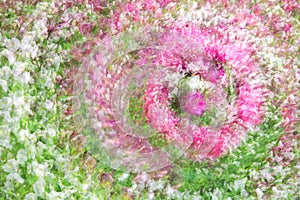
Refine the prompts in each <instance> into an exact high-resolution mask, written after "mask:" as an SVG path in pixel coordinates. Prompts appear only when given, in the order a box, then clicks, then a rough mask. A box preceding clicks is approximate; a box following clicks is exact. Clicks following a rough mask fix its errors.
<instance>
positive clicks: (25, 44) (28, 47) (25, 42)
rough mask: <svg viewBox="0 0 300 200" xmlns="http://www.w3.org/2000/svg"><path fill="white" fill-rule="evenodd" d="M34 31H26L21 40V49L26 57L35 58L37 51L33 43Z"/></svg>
mask: <svg viewBox="0 0 300 200" xmlns="http://www.w3.org/2000/svg"><path fill="white" fill-rule="evenodd" d="M34 40H35V33H34V32H28V33H27V35H26V36H24V38H23V39H22V41H21V46H20V48H21V50H22V52H23V54H24V55H25V56H26V57H32V58H35V57H36V55H37V53H38V46H37V45H36V43H35V41H34Z"/></svg>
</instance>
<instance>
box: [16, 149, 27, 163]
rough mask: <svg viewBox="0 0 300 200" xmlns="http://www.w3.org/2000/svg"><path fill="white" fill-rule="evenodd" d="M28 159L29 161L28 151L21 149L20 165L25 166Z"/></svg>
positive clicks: (18, 156)
mask: <svg viewBox="0 0 300 200" xmlns="http://www.w3.org/2000/svg"><path fill="white" fill-rule="evenodd" d="M27 159H28V157H27V151H26V150H25V149H20V150H19V151H18V153H17V161H18V164H21V165H23V164H25V162H26V161H27Z"/></svg>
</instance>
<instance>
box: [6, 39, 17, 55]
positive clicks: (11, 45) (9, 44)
mask: <svg viewBox="0 0 300 200" xmlns="http://www.w3.org/2000/svg"><path fill="white" fill-rule="evenodd" d="M4 44H5V46H6V48H7V49H9V50H10V51H12V52H15V51H17V50H18V49H19V48H20V41H19V40H18V39H17V38H12V39H4Z"/></svg>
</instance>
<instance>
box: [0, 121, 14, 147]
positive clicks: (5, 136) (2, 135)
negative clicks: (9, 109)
mask: <svg viewBox="0 0 300 200" xmlns="http://www.w3.org/2000/svg"><path fill="white" fill-rule="evenodd" d="M9 132H10V131H9V127H8V126H7V125H6V126H5V125H2V126H1V129H0V146H2V147H5V148H8V149H11V148H12V146H11V144H10V133H9Z"/></svg>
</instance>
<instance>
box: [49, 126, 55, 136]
mask: <svg viewBox="0 0 300 200" xmlns="http://www.w3.org/2000/svg"><path fill="white" fill-rule="evenodd" d="M47 134H48V135H49V136H50V137H54V136H56V131H55V130H54V129H53V128H50V127H49V126H48V127H47Z"/></svg>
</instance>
